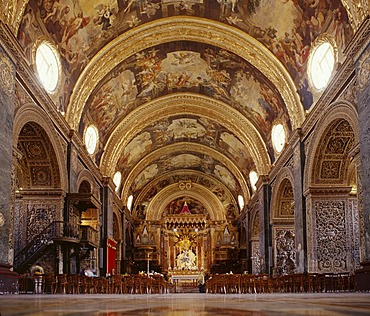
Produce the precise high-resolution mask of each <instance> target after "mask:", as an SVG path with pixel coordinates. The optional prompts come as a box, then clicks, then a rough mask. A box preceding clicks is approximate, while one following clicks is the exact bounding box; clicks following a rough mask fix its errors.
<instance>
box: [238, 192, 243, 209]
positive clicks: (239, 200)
mask: <svg viewBox="0 0 370 316" xmlns="http://www.w3.org/2000/svg"><path fill="white" fill-rule="evenodd" d="M238 203H239V207H240V210H242V209H243V208H244V198H243V197H242V196H241V195H238Z"/></svg>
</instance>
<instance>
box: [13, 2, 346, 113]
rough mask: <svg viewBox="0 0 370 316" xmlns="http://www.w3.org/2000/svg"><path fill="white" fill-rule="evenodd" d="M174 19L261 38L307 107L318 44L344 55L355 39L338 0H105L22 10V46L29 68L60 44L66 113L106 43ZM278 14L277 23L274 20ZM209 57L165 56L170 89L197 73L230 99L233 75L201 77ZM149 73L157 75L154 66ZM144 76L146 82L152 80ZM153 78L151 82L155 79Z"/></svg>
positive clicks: (147, 89) (145, 90) (147, 93)
mask: <svg viewBox="0 0 370 316" xmlns="http://www.w3.org/2000/svg"><path fill="white" fill-rule="evenodd" d="M206 8H207V9H206ZM177 15H179V16H180V15H192V16H198V17H204V18H207V19H213V20H217V21H220V22H222V23H226V24H227V25H230V26H232V27H236V28H239V29H241V30H242V31H244V32H246V33H247V34H250V35H251V36H252V37H254V38H256V39H257V40H259V41H260V42H261V43H263V44H264V45H265V46H266V47H267V48H268V49H269V50H270V51H271V52H272V53H273V54H274V55H275V56H276V57H277V59H278V60H279V61H280V62H281V63H282V64H283V65H284V66H285V67H286V69H287V70H288V71H289V73H290V75H291V76H292V78H293V80H294V82H295V84H296V86H297V88H298V91H299V93H300V94H301V98H302V102H303V103H304V107H305V108H306V109H308V108H309V107H310V106H311V103H312V100H311V98H309V97H307V94H308V95H309V94H310V88H309V87H308V85H307V81H306V80H307V75H306V66H307V58H308V56H309V52H310V49H311V47H312V43H313V41H314V40H315V39H316V38H317V37H318V36H319V35H320V34H322V33H329V34H332V35H333V37H334V38H335V40H336V43H337V45H338V48H339V49H338V51H339V54H340V55H341V53H342V52H343V50H344V49H345V47H346V46H347V44H348V42H349V40H350V39H351V37H352V36H353V30H352V29H351V28H350V27H349V23H348V16H347V13H346V10H345V9H344V7H343V5H342V3H341V1H340V0H333V1H328V0H324V1H314V0H301V1H296V0H282V1H271V0H259V1H254V0H239V1H238V0H217V1H215V0H182V1H174V0H173V1H171V0H169V1H167V0H166V1H163V0H162V1H160V0H150V1H147V0H128V1H108V0H102V1H99V2H98V3H97V2H94V1H88V0H38V1H36V0H31V1H29V3H28V4H27V6H26V8H25V14H24V16H23V19H22V22H21V25H20V28H19V32H18V40H19V42H20V43H21V45H22V47H23V48H24V50H25V53H26V56H27V57H28V58H29V60H30V62H31V61H32V58H31V52H32V45H33V43H35V42H36V39H37V38H39V37H41V36H48V37H49V38H50V39H51V40H52V41H54V42H55V44H56V46H58V49H59V53H60V55H61V57H62V59H63V62H62V63H63V71H64V76H65V78H64V82H65V86H66V88H65V90H64V91H62V92H61V95H60V96H59V98H60V100H61V101H60V102H62V104H61V108H63V110H65V109H66V107H67V104H68V102H69V94H68V93H66V92H67V91H71V90H72V87H73V86H74V84H75V82H76V80H77V78H78V77H79V75H80V73H81V72H82V71H83V69H84V68H85V66H86V65H87V64H88V63H89V61H90V60H91V58H92V57H93V56H94V55H95V54H96V53H97V52H98V51H99V50H100V49H102V48H103V47H104V46H105V45H106V44H107V43H109V42H110V41H111V40H113V39H114V38H116V37H117V36H119V35H120V34H123V33H125V32H126V31H128V30H130V29H131V28H134V27H137V26H139V25H142V24H144V23H146V22H149V21H153V20H155V19H159V18H163V17H167V16H177ZM277 16H278V17H279V18H278V19H276V18H275V17H277ZM154 52H155V50H153V53H154ZM165 53H166V52H165ZM204 55H206V53H204ZM212 55H213V54H212V53H211V54H210V56H209V57H210V58H211V59H209V60H207V59H206V58H204V56H203V57H201V56H200V55H199V52H192V50H189V48H187V49H180V50H178V51H171V52H170V51H168V52H167V53H166V56H162V60H163V62H164V63H163V65H162V68H163V71H164V72H166V73H168V74H170V75H169V76H168V79H170V80H169V82H168V84H169V87H170V89H171V88H173V87H179V86H183V85H186V83H189V82H190V85H191V86H192V85H193V83H194V80H197V77H195V76H196V75H195V74H196V73H197V72H200V74H201V75H200V76H199V78H198V79H199V80H201V83H202V85H203V87H204V89H205V90H210V91H213V92H214V93H216V97H221V98H228V97H229V95H228V92H229V91H228V89H229V88H230V87H229V85H230V83H231V78H232V77H231V76H230V75H231V74H230V73H229V72H228V71H226V70H218V69H217V68H213V69H212V70H211V71H209V69H207V73H204V70H205V69H206V64H205V63H204V61H207V62H208V66H210V64H209V63H210V62H211V61H213V62H216V63H219V62H220V61H221V60H222V59H220V58H214V57H215V56H212ZM143 56H144V57H145V54H144V55H143ZM137 58H138V59H139V57H138V56H137ZM196 65H198V66H199V68H198V69H197V71H195V72H193V73H194V75H192V72H191V71H190V69H191V67H193V69H196V68H195V67H196ZM171 69H172V70H173V71H171ZM152 70H153V72H155V68H154V69H152ZM202 70H203V72H202ZM189 74H190V76H189ZM142 75H143V77H146V75H147V74H145V73H143V74H142ZM148 75H149V77H147V78H146V82H148V79H149V78H150V77H151V76H152V75H153V73H152V74H150V73H149V74H148ZM137 79H139V78H137ZM158 79H159V78H158V77H157V78H156V80H149V82H148V84H147V85H146V86H142V89H141V97H143V98H145V97H149V98H152V97H153V96H155V94H156V92H159V91H161V81H160V80H158ZM215 82H221V84H217V83H215ZM157 84H160V86H159V87H158V86H156V85H157ZM165 84H166V85H167V82H166V83H165ZM129 88H130V87H128V89H129ZM123 90H124V88H123ZM128 98H129V96H128ZM262 117H263V115H262Z"/></svg>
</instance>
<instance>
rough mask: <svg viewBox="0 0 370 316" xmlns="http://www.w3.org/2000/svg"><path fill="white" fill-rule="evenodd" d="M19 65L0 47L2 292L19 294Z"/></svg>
mask: <svg viewBox="0 0 370 316" xmlns="http://www.w3.org/2000/svg"><path fill="white" fill-rule="evenodd" d="M14 89H15V66H14V64H13V62H12V60H11V59H10V58H9V56H8V55H7V54H6V53H5V52H4V50H3V49H2V47H1V46H0V153H1V154H0V166H1V167H0V292H17V290H18V289H17V284H18V282H17V279H16V274H15V273H14V272H12V271H11V270H12V265H13V257H14V245H13V238H12V235H13V225H12V223H13V217H14V199H13V197H14V196H13V194H14V192H12V165H13V163H12V160H13V154H12V148H13V118H14Z"/></svg>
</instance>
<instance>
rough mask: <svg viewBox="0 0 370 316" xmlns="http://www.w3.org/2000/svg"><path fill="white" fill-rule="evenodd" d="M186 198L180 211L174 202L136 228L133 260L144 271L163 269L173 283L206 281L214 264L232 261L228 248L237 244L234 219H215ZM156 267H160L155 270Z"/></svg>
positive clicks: (181, 200)
mask: <svg viewBox="0 0 370 316" xmlns="http://www.w3.org/2000/svg"><path fill="white" fill-rule="evenodd" d="M187 199H189V200H190V201H192V205H191V209H189V207H188V204H187V202H186V201H183V199H182V198H181V199H179V200H178V201H177V200H176V203H178V204H179V203H183V204H182V207H181V208H179V210H177V211H176V210H175V208H174V209H173V210H172V208H171V207H172V204H173V203H172V202H171V203H170V204H169V207H168V208H166V210H165V211H164V212H162V213H161V217H160V218H157V219H155V220H153V219H146V220H144V221H141V222H140V224H139V225H138V226H137V227H136V229H135V235H134V245H135V252H134V260H135V262H136V263H137V265H138V266H139V265H140V263H142V264H141V265H140V267H141V266H142V267H143V268H141V269H142V270H144V269H145V268H146V269H145V270H149V269H150V270H152V269H153V270H154V271H160V272H161V273H163V274H166V275H167V277H168V278H169V279H170V280H171V281H172V282H174V283H177V284H180V283H183V284H184V283H193V284H199V283H203V278H204V275H205V274H207V273H209V271H210V269H211V267H212V265H214V264H217V262H220V261H225V260H230V259H231V257H230V253H231V252H230V251H229V249H234V248H235V246H237V240H238V235H237V228H236V227H235V226H234V225H233V223H232V222H231V221H228V220H227V219H222V220H218V221H215V220H213V219H211V218H210V216H209V213H208V212H207V211H205V210H203V209H202V208H201V207H199V206H198V207H194V206H193V205H196V204H195V203H194V201H193V200H191V199H190V198H187ZM155 269H157V270H155Z"/></svg>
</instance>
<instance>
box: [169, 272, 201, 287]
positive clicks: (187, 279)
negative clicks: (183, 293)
mask: <svg viewBox="0 0 370 316" xmlns="http://www.w3.org/2000/svg"><path fill="white" fill-rule="evenodd" d="M198 278H199V274H198V273H196V274H195V273H192V274H177V273H175V274H173V275H172V276H171V282H172V283H174V284H179V283H192V284H194V285H197V284H198Z"/></svg>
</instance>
